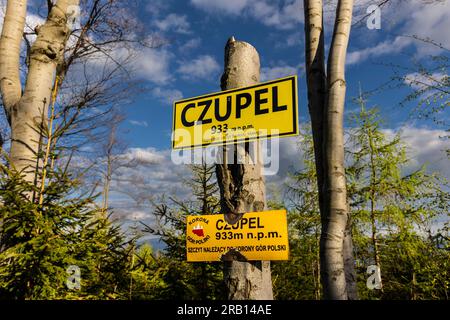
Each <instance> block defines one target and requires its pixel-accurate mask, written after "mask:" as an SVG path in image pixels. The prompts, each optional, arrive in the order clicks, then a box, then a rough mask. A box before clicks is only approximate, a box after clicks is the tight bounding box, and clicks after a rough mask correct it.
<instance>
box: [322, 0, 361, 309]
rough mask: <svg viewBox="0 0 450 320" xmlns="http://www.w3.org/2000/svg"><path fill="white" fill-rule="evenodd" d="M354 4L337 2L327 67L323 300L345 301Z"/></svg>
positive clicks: (324, 143) (324, 150)
mask: <svg viewBox="0 0 450 320" xmlns="http://www.w3.org/2000/svg"><path fill="white" fill-rule="evenodd" d="M352 10H353V0H340V1H339V2H338V5H337V11H336V21H335V25H334V31H333V38H332V43H331V48H330V54H329V58H328V66H327V75H328V77H327V93H328V94H327V101H326V102H327V103H326V109H325V114H324V115H325V127H324V141H323V148H324V149H323V152H324V153H325V154H326V159H325V161H324V180H325V181H324V182H325V183H324V186H325V195H324V196H325V205H324V209H325V214H324V215H322V236H321V267H322V279H323V280H322V282H323V285H324V295H325V298H326V299H337V300H341V299H347V298H348V296H347V290H346V279H345V269H344V259H343V249H344V246H343V244H344V233H345V228H346V225H347V214H348V211H347V192H346V180H345V168H344V132H343V129H344V126H343V117H344V103H345V91H346V83H345V57H346V53H347V45H348V40H349V36H350V27H351V20H352Z"/></svg>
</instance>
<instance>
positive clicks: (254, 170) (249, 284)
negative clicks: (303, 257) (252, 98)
mask: <svg viewBox="0 0 450 320" xmlns="http://www.w3.org/2000/svg"><path fill="white" fill-rule="evenodd" d="M259 69H260V63H259V55H258V52H257V51H256V49H255V48H254V47H253V46H251V45H250V44H248V43H246V42H242V41H235V40H234V38H230V40H229V41H228V43H227V45H226V48H225V68H224V73H223V75H222V79H221V87H222V90H227V89H232V88H238V87H243V86H248V85H252V84H255V83H257V82H259ZM241 146H242V144H241ZM250 147H255V148H257V149H259V144H258V143H257V142H255V143H253V144H248V143H246V144H245V148H241V149H240V151H239V152H240V153H241V155H243V156H245V158H246V159H247V160H248V161H249V162H250V164H247V162H246V163H245V164H227V163H228V161H227V160H228V159H227V152H226V147H224V159H223V160H224V161H223V164H219V165H217V166H216V174H217V181H218V184H219V187H220V196H221V209H222V212H223V213H224V214H225V218H226V219H227V221H230V222H233V221H231V220H233V218H234V217H236V216H237V217H238V218H239V217H241V216H239V214H242V213H245V212H251V211H263V210H265V209H266V195H265V193H266V192H265V181H264V177H263V175H262V164H261V163H262V162H261V161H260V152H259V151H260V150H257V152H255V155H256V156H255V158H256V159H250V155H249V148H250ZM235 156H236V154H235ZM236 214H237V215H236ZM230 219H231V220H230ZM237 220H238V219H234V221H237ZM225 256H226V258H225V260H228V261H225V262H224V281H225V285H226V288H227V291H228V299H230V300H242V299H250V300H263V299H264V300H271V299H273V292H272V279H271V273H270V262H269V261H251V262H247V261H238V260H236V259H237V258H236V257H234V256H233V255H232V254H230V255H228V254H227V255H225ZM239 260H242V259H239Z"/></svg>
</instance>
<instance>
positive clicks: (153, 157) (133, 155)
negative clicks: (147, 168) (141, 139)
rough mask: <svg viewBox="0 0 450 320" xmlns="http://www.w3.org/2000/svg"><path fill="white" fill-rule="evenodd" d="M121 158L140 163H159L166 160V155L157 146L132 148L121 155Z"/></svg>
mask: <svg viewBox="0 0 450 320" xmlns="http://www.w3.org/2000/svg"><path fill="white" fill-rule="evenodd" d="M121 158H122V159H124V160H127V161H129V162H131V161H134V162H136V163H138V164H140V165H151V164H159V163H162V162H163V160H164V157H163V156H162V155H161V154H159V152H158V151H157V150H156V149H155V148H130V149H128V150H127V151H126V152H125V153H124V154H123V155H121Z"/></svg>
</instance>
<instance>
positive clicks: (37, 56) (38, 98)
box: [0, 0, 78, 182]
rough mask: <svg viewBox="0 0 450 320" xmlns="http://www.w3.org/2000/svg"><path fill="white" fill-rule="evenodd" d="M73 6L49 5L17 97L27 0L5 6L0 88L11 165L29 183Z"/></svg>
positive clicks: (66, 0) (71, 1)
mask: <svg viewBox="0 0 450 320" xmlns="http://www.w3.org/2000/svg"><path fill="white" fill-rule="evenodd" d="M72 5H78V0H58V1H57V3H56V4H55V5H53V6H52V9H51V11H50V13H49V15H48V18H47V21H46V22H45V24H44V25H42V26H41V27H39V28H36V31H37V38H36V41H35V42H34V43H33V45H32V47H31V50H30V64H29V68H28V74H27V78H26V85H25V89H24V92H23V94H22V95H21V96H20V81H18V80H19V78H18V76H17V75H18V72H19V64H18V62H17V61H18V59H19V50H20V49H17V47H20V42H21V39H22V35H23V22H24V19H25V15H26V1H18V0H13V1H11V0H10V1H8V8H10V7H11V9H10V10H9V11H8V9H7V12H6V15H5V23H6V22H9V26H8V27H7V28H6V29H5V28H4V29H3V31H2V37H1V40H0V73H1V74H0V78H1V88H0V89H1V91H2V99H3V103H4V105H5V108H6V110H7V113H8V114H9V115H10V120H11V121H10V124H11V151H10V161H11V166H12V167H13V168H14V169H15V170H17V171H22V172H23V174H24V178H25V180H26V181H30V182H32V181H33V180H34V177H35V170H36V168H35V164H36V161H37V154H38V151H39V139H40V130H39V128H40V126H41V125H46V123H47V110H48V105H49V103H50V97H51V92H52V88H53V85H54V81H55V79H54V75H55V72H56V67H57V65H58V64H59V63H60V62H61V61H62V59H63V58H64V56H63V55H64V48H65V45H66V42H67V39H68V36H69V33H70V30H69V28H68V26H67V23H66V22H67V10H68V8H69V7H70V6H72ZM16 6H17V7H16ZM12 7H14V8H12ZM9 45H12V46H13V47H12V48H13V50H12V52H7V51H9V50H11V49H10V47H9ZM4 48H7V49H6V50H5V49H4ZM16 59H17V60H16ZM18 93H19V96H18Z"/></svg>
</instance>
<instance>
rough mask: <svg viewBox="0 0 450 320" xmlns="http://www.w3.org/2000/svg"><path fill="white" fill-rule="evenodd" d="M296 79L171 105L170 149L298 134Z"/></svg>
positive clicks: (266, 83) (291, 77) (293, 77)
mask: <svg viewBox="0 0 450 320" xmlns="http://www.w3.org/2000/svg"><path fill="white" fill-rule="evenodd" d="M297 100H298V98H297V76H290V77H287V78H282V79H277V80H273V81H269V82H264V83H260V84H256V85H253V86H249V87H245V88H239V89H232V90H227V91H221V92H217V93H212V94H208V95H205V96H200V97H196V98H189V99H185V100H180V101H175V102H174V107H173V108H174V112H173V132H172V148H173V149H183V148H192V147H202V146H208V145H217V144H227V143H236V142H242V141H253V140H256V139H261V138H271V137H282V136H293V135H297V134H298V112H297Z"/></svg>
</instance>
